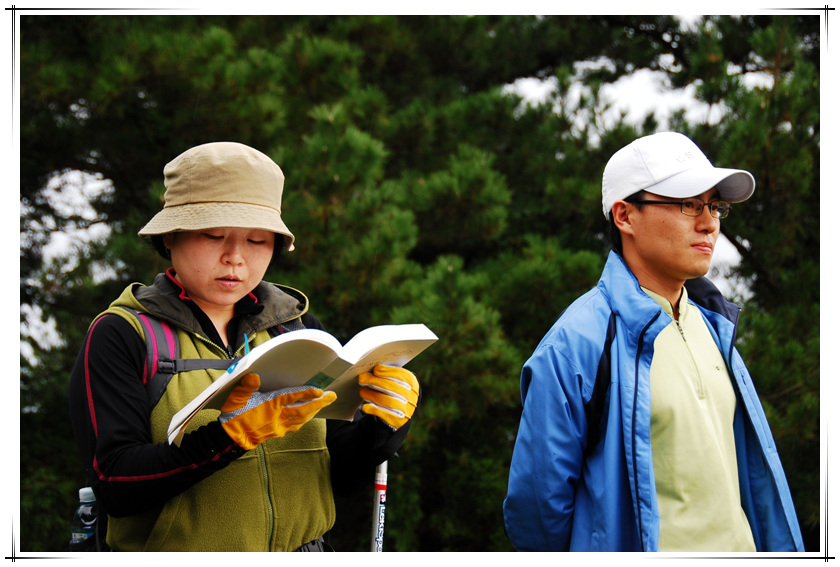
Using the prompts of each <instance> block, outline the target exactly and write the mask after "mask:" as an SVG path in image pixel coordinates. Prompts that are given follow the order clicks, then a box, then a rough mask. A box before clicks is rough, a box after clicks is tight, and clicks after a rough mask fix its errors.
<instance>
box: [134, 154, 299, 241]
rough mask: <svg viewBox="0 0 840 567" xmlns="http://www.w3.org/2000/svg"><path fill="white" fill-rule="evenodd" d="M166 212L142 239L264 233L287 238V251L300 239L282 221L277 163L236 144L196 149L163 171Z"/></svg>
mask: <svg viewBox="0 0 840 567" xmlns="http://www.w3.org/2000/svg"><path fill="white" fill-rule="evenodd" d="M163 175H164V185H165V186H166V193H164V196H163V198H164V205H163V210H162V211H160V212H159V213H158V214H156V215H155V216H154V217H152V220H150V221H149V223H148V224H147V225H146V226H144V227H143V228H142V229H141V230H140V232H139V233H138V234H140V235H141V236H151V235H156V234H166V233H168V232H175V231H180V230H202V229H207V228H258V229H262V230H270V231H271V232H275V233H278V234H282V235H283V237H284V238H285V243H286V249H287V250H294V248H295V247H294V241H295V237H294V235H293V234H292V232H291V231H290V230H289V229H288V227H287V226H286V223H284V222H283V219H282V218H281V217H280V202H281V201H282V199H283V182H284V179H285V178H284V176H283V171H282V170H281V169H280V167H279V166H278V165H277V164H276V163H274V162H273V161H272V160H271V158H269V157H268V156H266V155H265V154H263V153H262V152H259V151H257V150H255V149H253V148H251V147H248V146H246V145H244V144H239V143H236V142H212V143H209V144H203V145H200V146H196V147H194V148H191V149H189V150H187V151H185V152H184V153H182V154H181V155H179V156H178V157H176V158H175V159H173V160H172V161H171V162H169V163H168V164H166V167H164V168H163Z"/></svg>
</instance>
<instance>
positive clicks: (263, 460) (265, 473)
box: [257, 444, 274, 551]
mask: <svg viewBox="0 0 840 567" xmlns="http://www.w3.org/2000/svg"><path fill="white" fill-rule="evenodd" d="M257 454H258V456H259V459H260V469H261V470H262V475H263V486H264V487H265V493H264V494H263V496H265V504H266V506H267V507H268V541H267V542H266V544H267V545H268V549H266V551H271V550H272V549H273V547H272V540H273V539H274V507H273V506H272V505H271V487H270V486H269V485H268V483H269V480H268V459H267V457H266V454H265V448H263V446H262V445H261V444H260V445H257Z"/></svg>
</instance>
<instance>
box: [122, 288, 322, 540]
mask: <svg viewBox="0 0 840 567" xmlns="http://www.w3.org/2000/svg"><path fill="white" fill-rule="evenodd" d="M132 287H133V286H129V287H128V288H127V289H126V290H125V292H123V294H122V295H121V296H120V298H119V299H118V300H117V301H115V302H114V303H113V304H112V305H111V307H110V308H109V309H108V310H107V311H106V313H114V314H116V315H119V316H121V317H123V318H124V319H126V320H128V321H129V322H130V323H131V324H132V326H134V328H135V330H137V332H138V333H139V334H140V336H143V331H142V328H141V327H140V323H139V322H138V321H137V320H136V319H135V318H134V317H133V316H132V315H130V314H129V313H128V312H126V311H125V310H123V309H120V308H118V307H116V306H117V305H126V306H128V307H134V308H136V309H141V310H145V309H144V306H143V305H142V304H141V303H140V302H139V301H137V300H136V299H135V297H134V294H133V293H132ZM147 289H148V288H147ZM177 338H178V341H179V343H180V348H181V358H227V353H225V352H224V351H223V350H222V349H220V348H219V347H218V346H217V345H214V344H213V343H212V342H211V341H208V340H206V339H204V338H202V337H200V336H198V335H197V334H194V333H190V332H185V331H183V330H182V329H180V328H179V329H178V336H177ZM269 338H270V335H269V333H268V332H267V331H260V332H258V333H257V334H256V335H255V336H254V337H253V338H252V339H251V344H252V345H254V346H256V345H259V344H261V343H263V342H265V341H266V340H268V339H269ZM222 372H224V371H221V370H195V371H190V372H183V373H180V374H175V375H174V376H173V377H172V380H171V381H170V383H169V386H168V387H167V388H166V392H165V393H164V395H163V397H162V398H161V400H160V401H159V402H158V404H157V405H156V406H155V408H154V409H153V411H152V416H151V426H152V439H153V441H154V442H156V443H165V442H166V437H167V436H166V432H167V428H168V426H169V421H170V419H171V418H172V416H173V415H174V414H175V413H176V412H177V411H178V410H180V409H181V408H182V407H183V406H184V405H186V404H187V402H189V401H190V400H191V399H192V398H194V397H195V396H196V395H198V394H199V393H200V392H201V391H202V390H203V389H204V388H206V387H207V386H208V385H209V384H210V383H212V382H213V381H214V380H215V378H216V377H218V376H219V375H221V374H222ZM138 379H139V377H138ZM218 416H219V412H218V411H217V410H204V411H201V412H199V413H198V415H196V417H195V418H193V420H192V421H191V422H190V425H189V427H188V429H187V433H189V432H190V431H192V430H194V429H196V428H198V427H201V426H202V425H204V424H206V423H209V422H211V421H214V420H216V419H217V418H218ZM334 521H335V504H334V501H333V494H332V486H331V484H330V460H329V452H328V450H327V446H326V422H325V421H324V420H322V419H314V420H311V421H310V422H309V423H307V424H306V425H305V426H304V427H302V428H301V429H300V430H299V431H297V432H295V433H292V434H289V435H287V436H286V437H283V438H278V439H270V440H268V441H266V442H264V443H262V444H261V445H260V446H258V447H257V448H255V449H253V450H251V451H248V452H247V453H245V454H244V455H243V456H242V457H240V458H239V459H237V460H236V461H234V462H232V463H231V464H230V465H228V466H227V467H226V468H224V469H222V470H220V471H217V472H215V473H213V474H212V475H211V476H210V477H208V478H206V479H204V480H202V481H201V482H199V483H198V484H195V485H194V486H192V487H191V488H190V489H188V490H187V491H185V492H183V493H181V494H180V495H178V496H175V497H174V498H172V499H170V500H169V501H167V502H166V503H165V504H164V505H163V506H162V507H161V508H160V509H159V510H154V511H150V512H147V513H144V514H140V515H137V516H129V517H125V518H114V517H110V516H109V518H108V544H109V545H110V546H111V547H112V548H113V549H115V550H118V551H291V550H294V549H296V548H298V547H300V546H301V545H302V544H304V543H307V542H309V541H312V540H315V539H318V538H319V537H321V536H322V535H323V534H324V533H326V532H327V531H328V530H329V529H330V528H331V527H332V525H333V523H334Z"/></svg>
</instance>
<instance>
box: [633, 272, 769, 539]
mask: <svg viewBox="0 0 840 567" xmlns="http://www.w3.org/2000/svg"><path fill="white" fill-rule="evenodd" d="M642 289H643V291H644V292H645V293H647V294H648V295H649V296H650V297H652V298H653V299H654V300H656V302H657V303H659V304H660V306H661V307H662V309H663V310H664V311H665V312H666V313H668V314H669V315H670V316H671V317H673V314H674V312H673V308H672V306H671V304H670V303H669V302H668V300H666V299H665V298H663V297H662V296H660V295H658V294H656V293H654V292H652V291H650V290H648V289H644V288H642ZM678 308H679V320H674V321H672V322H671V324H670V325H668V326H667V327H666V328H665V329H664V330H663V331H662V332H661V333H660V334H659V336H658V337H657V338H656V340H655V342H654V355H653V362H652V363H651V370H650V382H651V397H652V400H651V421H650V438H651V448H652V452H653V468H654V476H655V480H656V497H657V502H658V507H659V516H660V528H659V547H660V550H661V551H676V552H678V551H716V552H737V551H755V543H754V541H753V537H752V532H751V530H750V526H749V523H748V522H747V518H746V516H745V514H744V511H743V509H742V507H741V498H740V493H739V488H738V465H737V461H736V455H735V439H734V434H733V419H734V415H735V405H736V398H735V392H734V391H733V388H732V383H731V381H730V377H729V372H728V371H727V369H726V364H725V362H724V360H723V356H722V355H721V353H720V351H719V350H718V348H717V345H716V344H715V341H714V339H713V338H712V335H711V333H710V332H709V329H708V327H707V326H706V323H705V321H704V319H703V316H702V314H701V313H700V311H699V310H698V309H697V307H696V306H694V305H693V304H692V303H690V302H689V301H688V296H687V293H686V290H685V288H683V291H682V295H681V296H680V300H679V304H678Z"/></svg>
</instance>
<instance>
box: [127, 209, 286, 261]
mask: <svg viewBox="0 0 840 567" xmlns="http://www.w3.org/2000/svg"><path fill="white" fill-rule="evenodd" d="M209 228H251V229H258V230H268V231H271V232H275V233H278V234H282V235H283V236H284V237H285V240H286V249H287V250H289V251H291V250H294V248H295V246H294V241H295V236H294V235H293V234H292V232H291V231H290V230H289V228H288V227H287V226H286V223H284V222H283V219H281V218H280V215H279V214H278V213H277V211H276V210H274V209H272V208H270V207H260V206H258V205H250V204H246V203H191V204H188V205H181V206H173V207H164V209H163V210H162V211H160V212H159V213H158V214H156V215H155V216H154V217H152V220H150V221H149V222H148V224H146V226H144V227H143V228H142V229H140V231H139V232H138V234H139V235H140V236H152V235H156V234H167V233H170V232H178V231H185V230H206V229H209Z"/></svg>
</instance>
